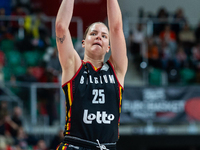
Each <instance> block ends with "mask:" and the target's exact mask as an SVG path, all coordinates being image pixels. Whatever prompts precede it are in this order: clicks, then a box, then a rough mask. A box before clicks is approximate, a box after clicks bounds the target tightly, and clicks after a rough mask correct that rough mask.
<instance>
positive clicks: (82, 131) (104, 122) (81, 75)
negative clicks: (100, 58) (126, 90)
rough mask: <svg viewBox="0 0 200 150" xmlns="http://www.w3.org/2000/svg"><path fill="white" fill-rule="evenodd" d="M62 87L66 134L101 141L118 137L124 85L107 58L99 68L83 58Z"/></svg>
mask: <svg viewBox="0 0 200 150" xmlns="http://www.w3.org/2000/svg"><path fill="white" fill-rule="evenodd" d="M62 88H63V91H64V93H65V97H66V125H65V132H64V134H65V135H68V136H74V137H78V138H81V139H85V140H89V141H94V142H96V140H97V139H98V140H99V141H101V142H103V143H110V142H116V141H117V140H118V136H119V135H118V134H119V133H118V126H119V120H120V112H121V100H122V93H123V87H122V86H121V85H120V83H119V82H118V80H117V77H116V74H115V71H114V68H113V66H112V64H111V63H110V61H107V62H106V63H104V64H103V66H102V67H101V68H98V69H97V68H95V67H94V66H93V65H92V64H91V63H90V62H84V61H82V65H81V66H80V68H79V70H78V71H77V73H76V74H75V75H74V77H73V78H72V79H71V80H70V81H68V82H67V83H65V84H63V85H62Z"/></svg>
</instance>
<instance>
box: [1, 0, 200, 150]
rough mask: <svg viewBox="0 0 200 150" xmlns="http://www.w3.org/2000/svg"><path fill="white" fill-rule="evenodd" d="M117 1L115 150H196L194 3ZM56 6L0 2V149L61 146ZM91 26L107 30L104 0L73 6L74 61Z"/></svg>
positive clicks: (199, 115) (198, 107) (199, 84)
mask: <svg viewBox="0 0 200 150" xmlns="http://www.w3.org/2000/svg"><path fill="white" fill-rule="evenodd" d="M118 1H119V4H120V7H121V10H122V15H123V28H124V34H125V38H126V42H127V54H128V58H129V65H128V71H127V74H126V77H125V86H124V89H125V90H124V95H123V97H124V100H123V102H122V113H121V118H120V119H121V122H120V128H119V133H120V139H119V142H118V144H117V147H118V150H198V149H200V17H199V16H200V10H199V6H200V1H199V0H192V1H191V0H181V1H180V0H168V1H166V0H151V1H149V0H118ZM60 3H61V0H57V1H55V0H42V1H41V0H1V1H0V150H14V149H17V150H22V149H26V150H32V149H33V150H50V149H56V147H57V145H58V144H59V143H60V142H61V141H62V140H63V135H62V133H63V129H64V125H65V97H64V93H63V91H62V89H61V84H60V76H61V67H60V63H59V60H58V57H57V47H56V42H55V19H56V14H57V11H58V9H59V6H60ZM91 12H92V13H91ZM95 21H102V22H104V23H105V24H107V17H106V0H75V7H74V13H73V18H72V21H71V25H70V31H71V35H72V41H73V44H74V47H75V49H76V50H77V52H78V53H79V55H80V56H81V58H83V55H84V50H83V49H82V47H81V40H82V38H83V32H84V31H85V29H86V28H87V27H88V26H89V25H90V24H91V23H93V22H95ZM108 57H109V54H107V55H106V59H107V58H108Z"/></svg>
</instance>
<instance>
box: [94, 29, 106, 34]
mask: <svg viewBox="0 0 200 150" xmlns="http://www.w3.org/2000/svg"><path fill="white" fill-rule="evenodd" d="M92 32H98V31H97V30H92ZM102 33H103V34H107V35H108V33H106V32H102Z"/></svg>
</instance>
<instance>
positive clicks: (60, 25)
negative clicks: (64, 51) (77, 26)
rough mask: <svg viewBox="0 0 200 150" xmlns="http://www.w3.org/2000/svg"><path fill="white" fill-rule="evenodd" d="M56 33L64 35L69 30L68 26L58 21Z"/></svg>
mask: <svg viewBox="0 0 200 150" xmlns="http://www.w3.org/2000/svg"><path fill="white" fill-rule="evenodd" d="M55 28H56V33H57V34H59V33H64V32H65V31H66V30H67V26H66V25H65V24H64V23H61V22H59V21H56V26H55Z"/></svg>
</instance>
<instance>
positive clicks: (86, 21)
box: [32, 0, 107, 36]
mask: <svg viewBox="0 0 200 150" xmlns="http://www.w3.org/2000/svg"><path fill="white" fill-rule="evenodd" d="M106 1H107V0H75V2H74V3H75V4H74V12H73V16H74V17H80V18H81V19H82V20H83V31H85V29H86V28H87V26H89V25H90V24H91V23H93V22H96V21H102V22H104V21H105V19H106V16H107V11H106ZM60 4H61V0H56V1H55V0H42V1H41V0H32V5H33V6H35V7H40V8H41V9H42V10H43V11H44V13H45V14H46V15H47V16H56V14H57V12H58V9H59V6H60ZM76 30H77V25H76V24H75V23H72V24H71V25H70V31H71V34H72V36H76Z"/></svg>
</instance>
